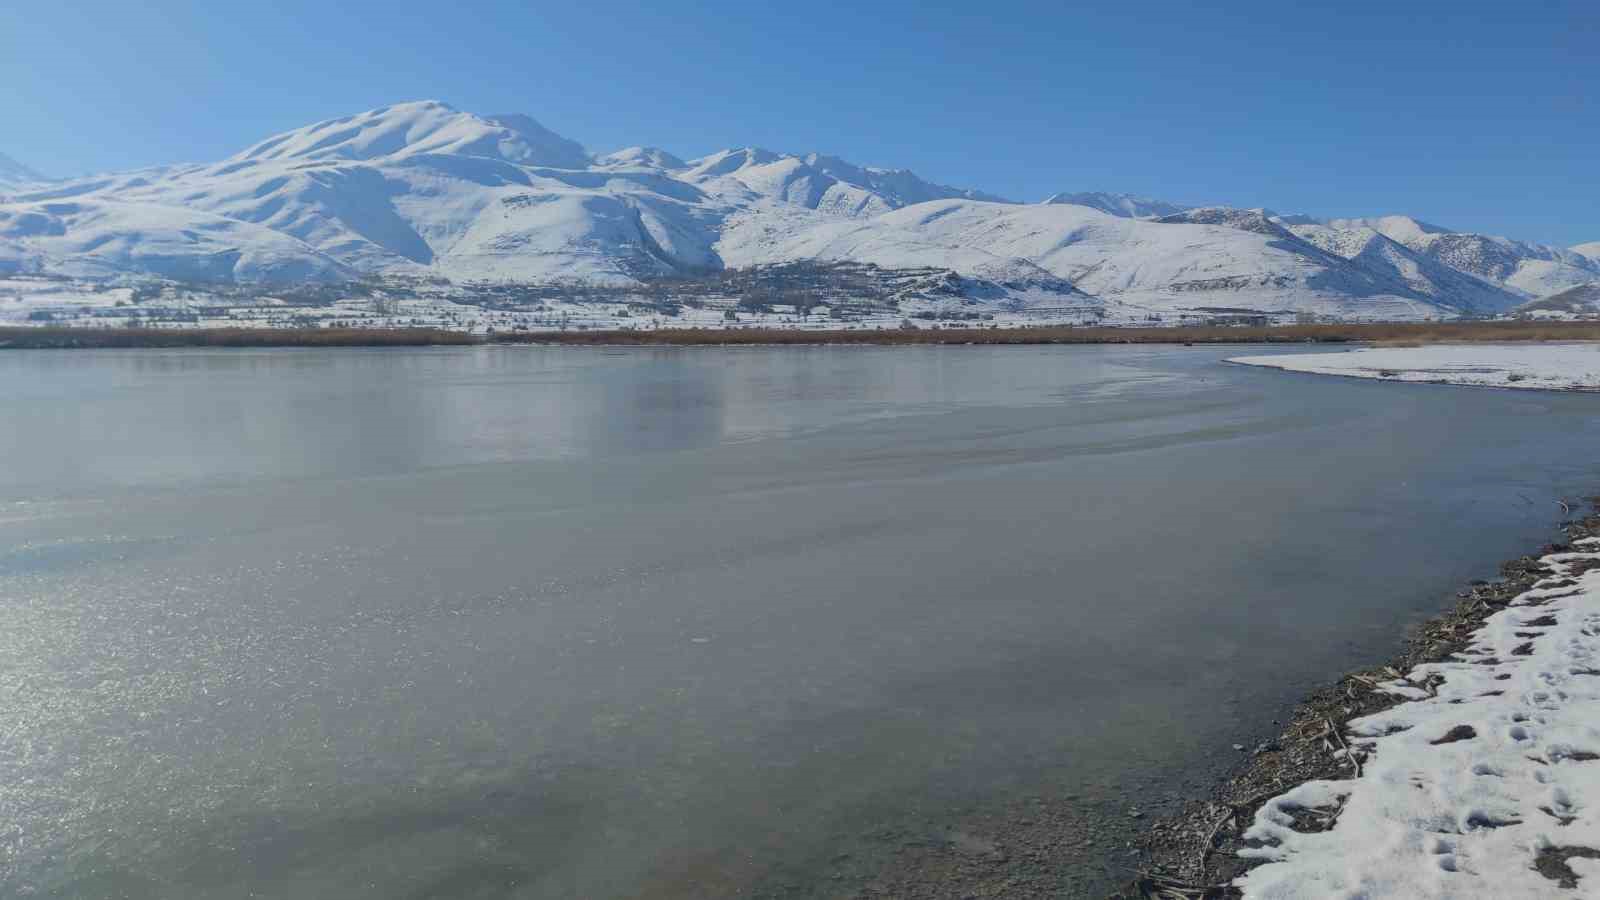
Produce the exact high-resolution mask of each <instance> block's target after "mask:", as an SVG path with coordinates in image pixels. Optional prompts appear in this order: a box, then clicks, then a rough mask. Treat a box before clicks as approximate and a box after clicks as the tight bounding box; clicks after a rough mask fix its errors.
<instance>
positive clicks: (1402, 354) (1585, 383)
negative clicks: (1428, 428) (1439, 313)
mask: <svg viewBox="0 0 1600 900" xmlns="http://www.w3.org/2000/svg"><path fill="white" fill-rule="evenodd" d="M1597 349H1600V345H1596V344H1595V343H1594V342H1590V341H1546V342H1541V343H1538V344H1526V343H1524V344H1513V343H1495V344H1490V343H1454V342H1439V343H1433V344H1422V343H1419V342H1410V343H1401V344H1391V345H1387V346H1385V345H1364V346H1359V347H1354V348H1350V349H1346V350H1343V351H1339V352H1329V353H1295V354H1276V355H1274V354H1268V355H1265V356H1236V357H1231V358H1229V359H1225V360H1223V362H1225V363H1228V364H1230V365H1236V366H1250V367H1254V368H1262V369H1274V370H1277V371H1280V372H1286V373H1289V374H1294V375H1315V376H1333V377H1338V378H1355V379H1360V380H1363V381H1387V382H1397V383H1402V384H1449V385H1458V386H1462V387H1480V388H1494V389H1499V390H1518V391H1563V392H1572V393H1593V392H1595V391H1600V353H1597V352H1596V350H1597Z"/></svg>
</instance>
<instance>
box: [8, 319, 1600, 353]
mask: <svg viewBox="0 0 1600 900" xmlns="http://www.w3.org/2000/svg"><path fill="white" fill-rule="evenodd" d="M1575 341H1576V342H1582V341H1600V322H1555V323H1551V322H1520V321H1494V322H1431V323H1392V324H1348V325H1281V326H1254V327H1237V326H1161V327H1148V328H1142V327H1132V328H1120V327H1038V328H1008V329H995V328H915V329H894V330H870V331H869V330H864V329H858V330H846V329H840V330H826V331H825V330H816V331H806V330H799V329H776V328H759V329H758V328H737V329H722V330H712V329H663V330H659V331H556V332H533V331H527V332H518V331H511V332H497V333H494V334H474V333H470V332H466V331H450V330H445V329H438V328H394V329H381V328H159V329H158V328H71V327H53V326H27V325H23V326H0V350H6V349H12V350H28V349H31V350H46V349H48V350H70V349H130V348H140V347H153V348H179V347H200V348H217V349H222V348H257V347H396V346H400V347H427V346H492V345H538V346H571V347H617V346H644V347H691V346H711V347H716V346H747V347H766V346H807V345H818V346H934V345H936V346H962V345H968V344H972V345H992V346H1027V345H1090V344H1106V345H1115V344H1183V345H1190V344H1193V345H1221V344H1361V345H1379V346H1382V345H1383V344H1385V343H1395V342H1424V343H1527V342H1538V343H1550V342H1575Z"/></svg>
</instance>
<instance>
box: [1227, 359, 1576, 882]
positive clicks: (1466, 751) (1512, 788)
mask: <svg viewBox="0 0 1600 900" xmlns="http://www.w3.org/2000/svg"><path fill="white" fill-rule="evenodd" d="M1590 352H1591V353H1596V355H1597V356H1600V352H1596V351H1595V350H1594V348H1590ZM1542 562H1543V563H1544V565H1546V566H1547V567H1549V568H1550V569H1551V570H1553V572H1554V574H1552V575H1550V576H1548V577H1546V578H1544V579H1542V580H1541V581H1539V582H1537V583H1536V584H1535V585H1534V587H1533V589H1532V590H1530V591H1528V592H1527V593H1525V594H1522V595H1521V596H1519V597H1517V598H1516V599H1515V600H1513V601H1511V603H1510V604H1509V605H1508V606H1507V607H1506V608H1505V609H1503V610H1501V611H1499V612H1497V613H1495V614H1493V615H1492V616H1490V617H1489V618H1488V619H1487V620H1485V622H1484V624H1483V626H1482V628H1481V629H1480V630H1479V631H1478V632H1477V634H1476V637H1475V639H1474V640H1473V641H1472V643H1471V645H1470V646H1469V647H1468V648H1467V649H1466V650H1465V651H1464V652H1463V653H1461V654H1459V655H1458V657H1457V658H1456V659H1454V660H1452V661H1449V662H1440V663H1428V664H1424V665H1420V666H1417V667H1416V668H1414V669H1413V670H1412V671H1411V672H1409V673H1406V677H1405V678H1404V679H1401V680H1396V681H1392V682H1389V683H1387V684H1385V685H1382V689H1384V690H1387V691H1389V692H1392V693H1394V694H1397V695H1400V696H1404V697H1407V698H1409V702H1405V703H1402V704H1400V705H1398V706H1395V707H1392V708H1390V709H1388V710H1386V711H1384V712H1381V713H1377V714H1374V715H1371V716H1367V717H1365V718H1361V719H1356V720H1353V721H1352V722H1351V723H1350V727H1351V731H1352V733H1353V735H1354V737H1353V738H1352V739H1351V750H1352V751H1353V752H1354V753H1355V754H1356V755H1357V757H1358V758H1360V757H1361V756H1363V755H1365V760H1364V762H1363V764H1362V768H1361V774H1360V775H1359V776H1358V777H1357V778H1355V779H1353V780H1345V781H1313V782H1308V783H1306V784H1303V785H1300V786H1299V787H1296V788H1294V789H1293V790H1291V791H1289V792H1288V793H1286V794H1283V795H1282V796H1279V797H1277V798H1275V799H1273V800H1270V801H1268V802H1267V803H1266V805H1265V806H1263V807H1262V808H1261V809H1260V811H1259V812H1258V813H1257V814H1256V818H1255V823H1254V825H1253V826H1252V827H1251V829H1250V830H1249V832H1248V833H1247V834H1246V837H1247V838H1253V839H1255V840H1256V841H1259V842H1261V845H1262V846H1260V847H1259V848H1258V849H1254V850H1246V851H1242V853H1243V854H1245V855H1250V856H1254V857H1257V858H1264V859H1267V860H1269V862H1268V863H1267V864H1265V865H1262V866H1260V867H1258V868H1255V869H1254V870H1252V871H1251V872H1249V873H1248V874H1247V875H1245V876H1243V877H1242V878H1241V879H1240V881H1239V886H1240V887H1242V888H1243V890H1244V895H1245V897H1247V898H1260V900H1266V898H1290V897H1293V898H1307V897H1347V898H1353V897H1374V898H1376V897H1395V898H1400V897H1404V898H1408V900H1421V898H1447V897H1448V898H1462V900H1468V898H1483V900H1512V898H1534V897H1576V896H1586V897H1595V896H1600V538H1588V539H1585V540H1581V541H1578V542H1576V543H1575V544H1574V547H1573V551H1572V552H1567V553H1557V554H1552V555H1549V556H1546V557H1544V558H1543V560H1542ZM1307 814H1310V815H1311V817H1312V818H1320V819H1322V820H1323V821H1326V820H1327V819H1329V818H1332V819H1333V821H1334V824H1333V827H1332V828H1329V829H1326V830H1321V831H1317V830H1314V829H1312V830H1308V829H1307V828H1305V827H1304V824H1303V823H1304V822H1305V821H1306V818H1307ZM1297 823H1299V824H1297ZM1574 887H1576V888H1577V890H1572V888H1574Z"/></svg>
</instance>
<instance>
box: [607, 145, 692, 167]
mask: <svg viewBox="0 0 1600 900" xmlns="http://www.w3.org/2000/svg"><path fill="white" fill-rule="evenodd" d="M594 161H595V164H596V165H600V166H620V167H625V168H633V167H644V168H652V169H674V170H676V169H684V168H688V165H689V164H688V163H686V162H684V161H683V160H681V159H679V158H678V157H676V156H674V155H672V154H671V153H668V152H667V151H665V150H663V149H661V148H660V147H623V148H622V149H621V150H613V151H612V152H610V153H605V154H601V155H600V156H597V157H595V159H594Z"/></svg>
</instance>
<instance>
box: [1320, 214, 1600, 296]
mask: <svg viewBox="0 0 1600 900" xmlns="http://www.w3.org/2000/svg"><path fill="white" fill-rule="evenodd" d="M1328 225H1329V226H1331V227H1333V228H1370V229H1372V230H1374V231H1377V232H1378V233H1380V234H1383V235H1384V236H1386V237H1388V238H1390V239H1392V240H1394V241H1396V242H1398V243H1401V244H1404V245H1405V246H1407V247H1409V248H1411V249H1412V250H1415V251H1416V252H1417V253H1420V254H1422V255H1424V256H1428V257H1432V258H1433V259H1436V260H1438V261H1439V262H1441V263H1444V264H1445V265H1447V266H1449V267H1451V268H1453V269H1456V270H1458V271H1461V272H1465V273H1467V274H1468V275H1473V276H1475V277H1477V278H1481V279H1483V280H1485V281H1489V282H1492V283H1494V284H1498V285H1501V286H1503V287H1506V288H1508V289H1510V290H1512V291H1515V292H1517V293H1519V294H1520V295H1521V296H1523V297H1524V298H1527V297H1541V296H1544V295H1546V294H1549V293H1552V292H1555V291H1559V290H1561V289H1563V288H1568V287H1572V286H1573V285H1577V284H1583V283H1585V282H1588V281H1593V280H1595V278H1596V277H1597V276H1600V261H1597V260H1595V259H1592V258H1590V257H1588V256H1586V255H1584V254H1583V253H1580V252H1578V251H1576V250H1568V249H1563V248H1560V247H1547V246H1545V245H1543V244H1527V243H1523V242H1521V241H1514V240H1511V239H1510V238H1503V237H1494V236H1491V235H1484V234H1471V233H1466V232H1457V231H1451V230H1449V229H1446V228H1441V227H1439V226H1437V225H1430V224H1428V223H1426V222H1422V221H1419V220H1417V219H1414V218H1411V217H1410V216H1381V217H1377V218H1370V219H1332V220H1329V222H1328Z"/></svg>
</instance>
